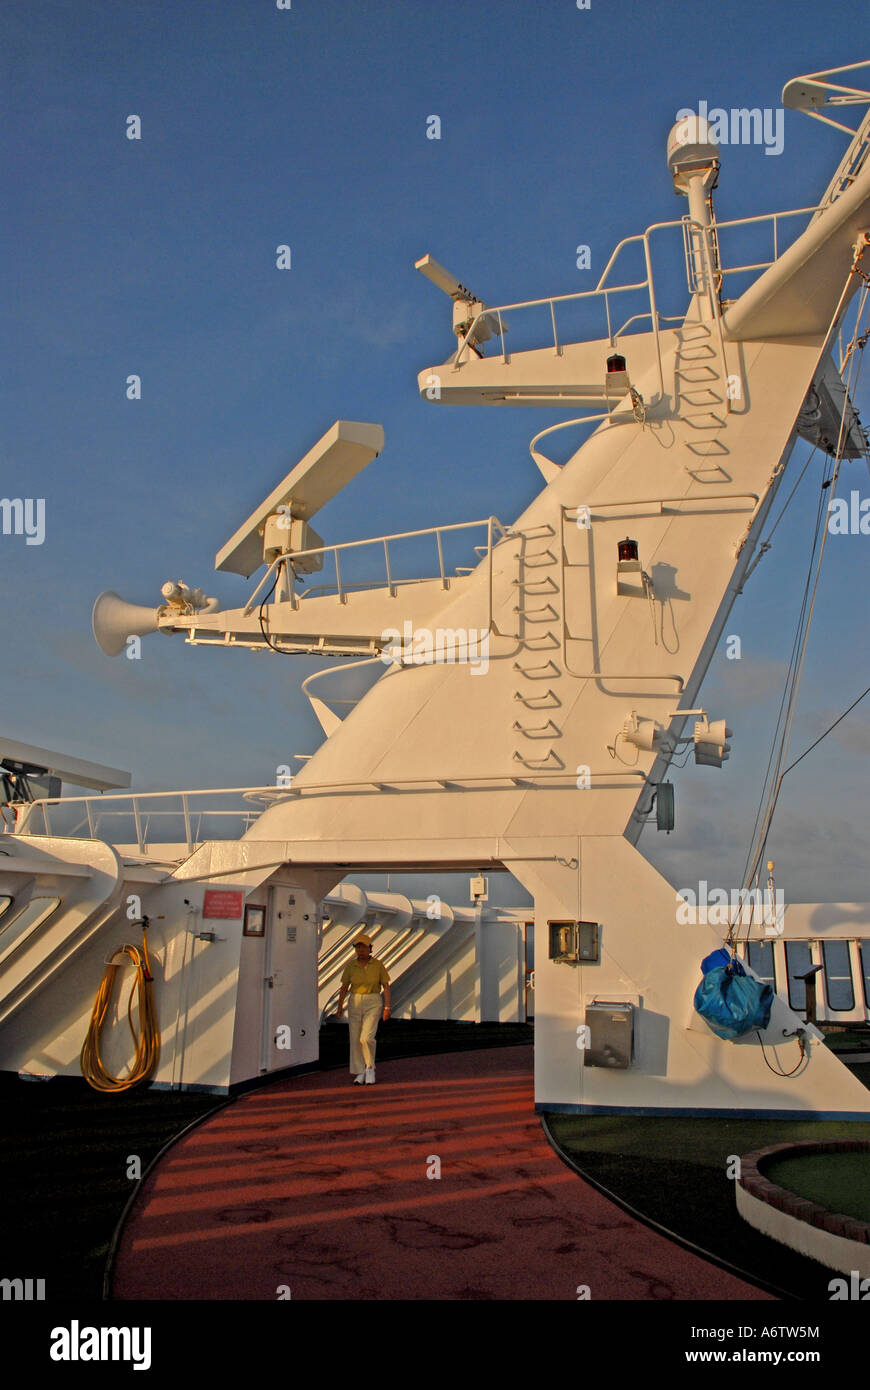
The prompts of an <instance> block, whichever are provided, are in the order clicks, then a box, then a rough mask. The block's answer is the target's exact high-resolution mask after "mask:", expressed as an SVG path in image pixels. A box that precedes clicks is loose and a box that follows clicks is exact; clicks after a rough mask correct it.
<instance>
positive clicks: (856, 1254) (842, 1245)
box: [735, 1139, 870, 1274]
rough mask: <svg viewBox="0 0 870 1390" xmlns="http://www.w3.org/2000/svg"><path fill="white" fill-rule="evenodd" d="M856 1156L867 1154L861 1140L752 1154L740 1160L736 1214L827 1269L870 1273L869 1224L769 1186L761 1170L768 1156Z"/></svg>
mask: <svg viewBox="0 0 870 1390" xmlns="http://www.w3.org/2000/svg"><path fill="white" fill-rule="evenodd" d="M856 1151H857V1152H863V1153H865V1154H868V1155H870V1143H868V1142H867V1141H866V1140H864V1139H827V1140H825V1139H802V1140H798V1141H795V1142H793V1143H789V1144H772V1145H771V1146H770V1147H769V1148H766V1149H756V1150H755V1151H754V1152H753V1153H750V1154H747V1155H746V1156H745V1157H744V1158H741V1160H740V1177H739V1179H738V1181H737V1186H736V1189H735V1192H736V1197H737V1210H738V1212H739V1213H740V1215H741V1216H742V1217H743V1219H744V1220H745V1221H748V1222H749V1224H750V1225H751V1226H754V1227H755V1228H756V1230H759V1231H761V1232H762V1233H763V1234H764V1235H768V1236H772V1237H773V1239H774V1240H778V1241H780V1242H782V1243H783V1244H784V1245H788V1246H790V1247H791V1249H793V1250H799V1251H800V1252H801V1254H804V1255H809V1256H810V1258H812V1259H814V1260H818V1261H819V1262H820V1263H821V1264H823V1265H827V1266H828V1267H829V1268H831V1269H838V1270H845V1271H846V1272H851V1271H852V1270H857V1271H858V1272H859V1273H866V1274H870V1222H867V1221H860V1220H858V1218H857V1217H854V1216H846V1215H844V1214H843V1213H842V1212H835V1211H830V1210H829V1209H828V1208H827V1207H823V1206H821V1205H820V1204H819V1203H818V1202H811V1201H810V1200H809V1198H807V1197H799V1196H798V1195H797V1193H796V1192H790V1191H789V1190H788V1188H785V1187H780V1186H779V1185H778V1184H777V1183H774V1182H771V1180H770V1178H766V1177H765V1176H764V1173H763V1171H762V1166H763V1164H764V1162H765V1161H766V1160H768V1159H771V1158H773V1157H778V1158H785V1157H798V1156H799V1155H800V1154H810V1153H848V1152H856Z"/></svg>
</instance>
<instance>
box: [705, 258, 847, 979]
mask: <svg viewBox="0 0 870 1390" xmlns="http://www.w3.org/2000/svg"><path fill="white" fill-rule="evenodd" d="M862 254H863V253H862ZM859 259H860V256H858V255H856V261H855V264H854V265H853V268H852V269H851V270H850V272H849V279H847V281H846V285H845V286H844V289H843V294H842V295H841V297H840V303H839V304H838V306H837V309H836V311H835V314H834V318H833V320H832V322H831V327H830V328H829V330H828V335H827V337H826V340H825V343H826V344H827V341H828V339H829V338H830V335H831V333H832V331H833V327H834V324H835V323H836V320H837V317H838V316H839V313H840V309H841V306H842V302H843V299H844V297H845V294H846V291H847V289H848V285H849V280H851V277H852V274H853V271H854V270H855V268H856V265H857V261H858V260H859ZM867 295H868V290H867V288H864V289H863V290H862V293H861V296H860V301H859V307H858V313H857V317H856V325H855V332H854V334H853V338H852V343H851V344H850V348H849V350H848V351H847V353H846V355H845V357H844V359H843V364H842V365H843V366H845V365H846V363H847V362H848V363H849V371H848V376H847V380H846V382H845V383H844V387H845V396H844V401H843V412H842V415H841V419H840V430H839V435H838V439H837V446H836V451H835V455H834V459H833V460H832V464H833V467H832V471H831V474H830V477H826V478H825V479H824V480H823V482H822V487H821V489H820V492H819V501H818V506H817V511H816V523H815V531H814V536H813V546H812V551H811V554H810V561H809V566H808V570H807V579H806V583H805V585H804V593H803V597H802V601H801V609H800V614H799V617H798V624H797V628H796V631H795V639H794V643H793V645H792V654H791V658H790V660H789V668H788V674H787V677H786V683H785V687H784V690H783V696H782V700H781V701H780V708H779V713H778V715H777V724H776V729H777V730H780V733H779V735H778V736H777V734H776V733H775V734H774V739H773V743H772V746H771V754H770V758H769V759H768V765H767V770H766V772H765V778H764V783H763V786H762V794H761V800H760V803H759V807H758V811H757V813H756V817H755V825H754V827H753V831H752V835H753V842H754V845H755V852H754V855H753V850H752V849H750V850H749V852H748V854H747V859H746V864H745V865H744V875H743V887H744V890H747V889H748V888H749V885H750V884H751V883H752V880H753V878H756V877H757V874H758V868H759V865H760V863H761V860H762V858H763V856H764V852H765V848H766V845H767V838H768V835H769V833H770V826H771V822H772V820H773V812H774V809H775V806H776V801H777V798H778V796H779V790H780V787H781V785H782V779H783V778H784V776H785V773H786V772H787V771H789V770H790V768H786V769H785V771H780V769H781V768H782V764H783V762H784V760H785V757H786V754H787V751H788V745H789V741H790V738H791V733H792V728H793V724H794V719H795V714H796V705H797V695H798V691H799V689H800V683H801V678H802V675H803V668H804V662H805V659H806V652H807V645H808V640H809V632H810V626H811V624H812V618H813V612H814V609H815V602H816V596H817V593H818V586H819V580H820V577H821V565H822V560H823V558H824V552H825V545H826V543H827V537H828V534H829V532H828V526H827V520H828V516H829V514H830V499H831V498H832V497H833V495H834V492H835V490H836V484H837V479H838V477H839V473H840V467H841V465H842V450H843V439H844V433H845V429H846V418H847V415H846V407H847V403H848V401H849V400H850V399H852V398H853V397H854V391H855V389H856V388H857V382H858V376H859V375H860V367H859V371H858V373H857V374H856V376H855V382H854V385H853V383H852V381H851V376H852V369H853V367H854V364H855V360H856V359H855V357H854V355H853V353H854V347H855V345H856V343H859V342H861V338H860V337H859V335H858V325H859V324H860V320H861V316H862V314H863V312H864V308H865V305H866V302H867ZM863 341H864V342H865V343H866V341H867V335H864V337H863ZM824 350H825V349H824V346H823V349H822V351H823V352H824ZM811 457H812V456H811ZM807 463H809V460H808V461H807ZM825 471H826V473H827V462H826V470H825ZM801 476H803V475H801ZM799 481H800V480H799ZM829 488H830V490H831V491H830V496H829V497H828V498H827V499H826V497H825V493H826V492H827V491H828V489H829ZM792 492H794V489H793V490H792ZM788 500H789V501H790V500H791V497H789V499H788ZM826 501H827V505H825V503H826ZM787 505H788V502H787V503H786V506H787ZM783 510H784V509H783ZM781 515H782V513H781V514H780V517H781ZM779 520H780V518H777V523H776V524H777V525H778V524H779ZM820 536H821V545H819V540H820ZM814 566H815V577H813V569H814ZM811 583H812V592H811V593H810V584H811ZM859 698H863V696H862V697H859ZM784 707H785V716H784V718H783V708H784ZM850 708H851V707H850ZM846 713H848V711H846ZM842 717H844V716H841V718H842ZM837 722H839V721H837ZM832 727H833V726H832ZM827 732H830V730H828V731H827ZM822 737H824V735H822ZM777 738H778V747H777ZM818 741H820V740H817V742H818ZM813 746H815V745H813ZM809 751H810V750H809V749H807V750H806V752H809ZM804 756H806V754H802V755H801V757H802V758H803V757H804ZM797 761H800V759H798V760H797ZM774 764H775V765H774ZM794 765H795V764H792V766H794ZM772 769H773V771H772ZM765 803H766V804H765ZM756 833H757V836H758V838H757V839H756V838H755V837H756ZM739 915H740V912H739V910H738V914H737V917H739ZM736 927H737V918H735V920H734V921H733V922H731V923H730V924H729V929H728V936H727V941H728V944H729V945H730V946H731V948H732V953H733V952H734V951H736V945H735V937H736ZM750 927H751V922H750ZM748 935H749V930H747V939H748Z"/></svg>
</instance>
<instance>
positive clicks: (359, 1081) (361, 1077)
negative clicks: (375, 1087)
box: [353, 1071, 366, 1086]
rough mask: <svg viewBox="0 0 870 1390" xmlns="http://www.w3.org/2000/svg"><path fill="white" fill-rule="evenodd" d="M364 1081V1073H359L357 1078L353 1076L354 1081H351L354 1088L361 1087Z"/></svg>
mask: <svg viewBox="0 0 870 1390" xmlns="http://www.w3.org/2000/svg"><path fill="white" fill-rule="evenodd" d="M365 1079H366V1073H365V1072H364V1071H361V1072H360V1074H359V1076H355V1077H354V1079H353V1084H354V1086H362V1084H363V1082H364V1081H365Z"/></svg>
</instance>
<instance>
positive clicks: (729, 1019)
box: [694, 962, 773, 1042]
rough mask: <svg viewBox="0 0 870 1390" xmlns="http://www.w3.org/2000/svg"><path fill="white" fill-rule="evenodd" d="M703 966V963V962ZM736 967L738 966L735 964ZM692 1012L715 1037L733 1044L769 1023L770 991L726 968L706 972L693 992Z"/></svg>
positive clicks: (767, 987) (755, 981)
mask: <svg viewBox="0 0 870 1390" xmlns="http://www.w3.org/2000/svg"><path fill="white" fill-rule="evenodd" d="M705 964H706V962H705ZM738 964H739V963H738ZM694 1004H695V1011H696V1012H697V1013H699V1014H700V1015H701V1017H702V1018H703V1020H704V1022H705V1023H706V1024H707V1027H708V1028H710V1029H712V1031H713V1032H714V1033H715V1034H716V1036H717V1037H718V1038H724V1039H725V1040H726V1042H733V1040H734V1039H735V1038H740V1037H742V1036H743V1034H744V1033H750V1032H752V1030H753V1029H755V1028H759V1029H762V1028H766V1027H767V1025H768V1023H769V1022H770V1010H771V1006H772V1005H773V989H772V988H771V986H770V985H769V984H765V983H764V982H763V981H761V980H756V979H754V978H753V977H752V976H751V975H747V974H745V973H744V972H743V970H742V967H740V973H739V974H738V973H737V971H736V970H732V968H731V967H730V965H729V966H718V967H716V968H714V969H713V970H708V971H707V973H706V974H705V976H704V978H703V979H702V981H701V983H700V984H699V985H698V988H697V989H696V990H695V999H694Z"/></svg>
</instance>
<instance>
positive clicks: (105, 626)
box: [91, 589, 160, 656]
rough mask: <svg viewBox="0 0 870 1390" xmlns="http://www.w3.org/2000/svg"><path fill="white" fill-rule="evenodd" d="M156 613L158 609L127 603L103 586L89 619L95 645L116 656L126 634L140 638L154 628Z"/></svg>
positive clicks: (156, 620) (124, 640) (157, 624)
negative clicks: (103, 590) (102, 591)
mask: <svg viewBox="0 0 870 1390" xmlns="http://www.w3.org/2000/svg"><path fill="white" fill-rule="evenodd" d="M159 612H160V609H159V608H143V607H142V605H141V604H138V603H127V602H125V600H124V599H122V598H121V596H120V594H116V593H115V592H114V591H113V590H112V589H107V590H106V591H105V593H102V594H100V596H99V598H98V599H97V601H96V603H95V604H94V612H93V616H92V618H91V625H92V627H93V629H94V637H95V638H96V641H97V646H99V647H102V649H103V651H104V652H105V653H106V656H119V655H120V654H121V652H122V651H123V650H124V647H125V646H126V643H127V638H128V637H144V636H145V634H146V633H147V632H156V631H157V629H158V627H159V623H158V614H159Z"/></svg>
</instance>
